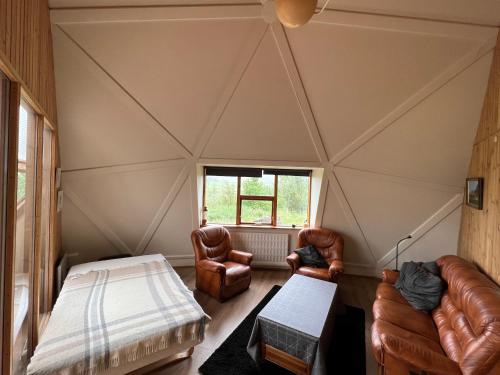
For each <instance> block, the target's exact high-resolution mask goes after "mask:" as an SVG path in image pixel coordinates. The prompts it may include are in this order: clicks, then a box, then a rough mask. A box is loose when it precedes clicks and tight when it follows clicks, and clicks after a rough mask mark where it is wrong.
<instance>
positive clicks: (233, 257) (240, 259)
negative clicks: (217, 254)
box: [227, 250, 253, 266]
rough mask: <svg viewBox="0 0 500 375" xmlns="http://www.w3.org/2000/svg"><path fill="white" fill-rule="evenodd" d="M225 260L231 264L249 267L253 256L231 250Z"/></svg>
mask: <svg viewBox="0 0 500 375" xmlns="http://www.w3.org/2000/svg"><path fill="white" fill-rule="evenodd" d="M227 259H228V260H229V261H231V262H236V263H241V264H245V265H247V266H249V265H250V263H252V259H253V254H250V253H246V252H244V251H238V250H231V251H230V252H229V253H228V254H227Z"/></svg>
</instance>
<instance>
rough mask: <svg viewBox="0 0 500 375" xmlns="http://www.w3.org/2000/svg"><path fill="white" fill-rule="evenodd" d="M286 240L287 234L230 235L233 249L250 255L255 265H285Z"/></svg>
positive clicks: (244, 233) (234, 233)
mask: <svg viewBox="0 0 500 375" xmlns="http://www.w3.org/2000/svg"><path fill="white" fill-rule="evenodd" d="M288 238H289V236H288V234H283V233H279V234H278V233H276V234H275V233H254V232H252V233H250V232H232V233H231V242H232V245H233V248H234V249H236V250H242V251H247V252H249V253H252V254H253V261H252V264H255V265H259V264H260V265H271V266H272V265H276V266H284V265H286V259H285V258H286V257H287V255H288Z"/></svg>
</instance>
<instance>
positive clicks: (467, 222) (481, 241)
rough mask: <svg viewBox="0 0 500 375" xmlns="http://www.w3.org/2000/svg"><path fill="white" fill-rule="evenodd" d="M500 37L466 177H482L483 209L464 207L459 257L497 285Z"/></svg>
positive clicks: (499, 251)
mask: <svg viewBox="0 0 500 375" xmlns="http://www.w3.org/2000/svg"><path fill="white" fill-rule="evenodd" d="M499 99H500V36H499V38H498V39H497V45H496V49H495V56H494V59H493V63H492V65H491V73H490V78H489V82H488V89H487V91H486V97H485V99H484V105H483V111H482V114H481V121H480V124H479V128H478V131H477V136H476V141H475V144H474V149H473V154H472V159H471V163H470V168H469V173H468V176H469V177H484V181H485V188H484V207H483V210H481V211H480V210H475V209H473V208H471V207H468V206H467V205H464V208H463V212H462V225H461V231H460V245H459V252H458V254H459V255H460V256H462V257H463V258H466V259H468V260H470V261H472V262H474V263H475V264H477V265H478V266H479V267H480V268H481V269H483V270H484V271H485V272H486V273H487V274H488V275H489V276H490V277H491V278H492V279H494V280H495V281H496V282H497V283H500V116H499V112H500V111H499V108H500V100H499Z"/></svg>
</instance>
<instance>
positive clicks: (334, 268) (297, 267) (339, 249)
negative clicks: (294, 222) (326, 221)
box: [286, 228, 344, 282]
mask: <svg viewBox="0 0 500 375" xmlns="http://www.w3.org/2000/svg"><path fill="white" fill-rule="evenodd" d="M307 245H313V246H314V247H315V248H316V250H318V252H319V253H320V254H321V256H322V257H323V258H325V260H326V262H327V263H328V264H329V268H314V267H306V266H302V265H301V263H300V257H299V256H298V254H296V253H292V254H290V255H289V256H288V257H287V258H286V261H287V262H288V264H289V265H290V267H291V268H292V274H294V273H297V274H299V275H304V276H310V277H314V278H316V279H321V280H325V281H333V282H338V281H339V279H340V276H341V275H342V274H343V273H344V262H343V261H342V258H343V252H344V239H343V238H342V236H341V235H340V234H338V233H335V232H334V231H332V230H330V229H324V228H306V229H302V230H301V231H300V232H299V239H298V243H297V247H299V248H301V247H304V246H307Z"/></svg>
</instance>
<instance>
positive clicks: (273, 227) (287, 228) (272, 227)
mask: <svg viewBox="0 0 500 375" xmlns="http://www.w3.org/2000/svg"><path fill="white" fill-rule="evenodd" d="M214 225H220V226H223V227H224V228H228V229H240V228H241V229H257V230H258V229H274V230H296V231H299V230H301V229H302V228H304V227H299V226H296V227H295V228H293V227H287V226H274V225H252V224H239V225H237V224H207V225H205V226H207V227H209V226H214Z"/></svg>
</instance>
